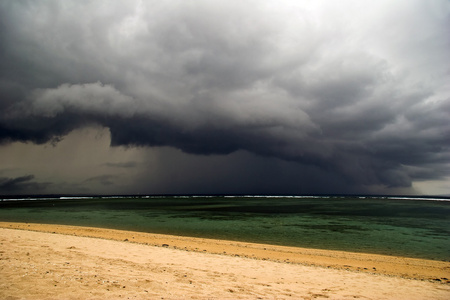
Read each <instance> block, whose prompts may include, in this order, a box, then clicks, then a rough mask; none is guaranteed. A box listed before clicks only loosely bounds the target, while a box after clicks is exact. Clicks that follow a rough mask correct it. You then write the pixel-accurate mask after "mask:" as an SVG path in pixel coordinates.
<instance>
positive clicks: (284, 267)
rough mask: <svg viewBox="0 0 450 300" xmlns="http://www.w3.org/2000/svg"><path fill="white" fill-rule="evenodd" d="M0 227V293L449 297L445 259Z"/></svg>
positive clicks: (39, 227)
mask: <svg viewBox="0 0 450 300" xmlns="http://www.w3.org/2000/svg"><path fill="white" fill-rule="evenodd" d="M0 227H2V228H0V245H1V247H0V249H1V250H0V299H106V298H108V299H288V298H291V299H314V298H330V299H357V298H361V299H450V281H449V279H448V278H450V263H449V262H439V261H430V260H420V259H410V258H400V257H391V256H381V255H370V254H357V253H349V252H340V251H325V250H314V249H304V248H294V247H281V246H271V245H262V244H251V243H240V242H231V241H222V240H211V239H198V238H187V237H177V236H167V235H158V234H147V233H138V232H130V231H119V230H110V229H101V228H86V227H74V226H62V225H41V224H25V223H2V222H0ZM18 229H20V230H18ZM23 229H26V230H23ZM36 231H40V232H36ZM92 237H94V238H92ZM412 278H416V279H412Z"/></svg>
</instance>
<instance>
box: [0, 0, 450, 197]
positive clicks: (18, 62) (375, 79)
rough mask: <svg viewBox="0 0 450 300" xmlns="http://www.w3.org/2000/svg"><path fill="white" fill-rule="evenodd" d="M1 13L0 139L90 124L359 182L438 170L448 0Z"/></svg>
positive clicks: (448, 146)
mask: <svg viewBox="0 0 450 300" xmlns="http://www.w3.org/2000/svg"><path fill="white" fill-rule="evenodd" d="M0 20H1V21H0V22H1V24H0V26H1V31H0V44H1V45H2V46H1V48H0V93H1V99H0V141H1V142H2V143H3V145H4V147H6V146H7V145H8V144H9V143H13V142H33V143H36V144H47V143H54V144H55V143H58V141H60V140H61V139H63V138H64V137H65V136H67V135H68V134H69V133H70V132H72V131H74V130H76V129H78V128H85V127H90V126H97V127H98V126H100V127H105V128H108V129H109V132H110V136H111V146H126V147H144V148H147V147H171V148H176V149H179V150H181V151H182V152H184V153H186V154H187V156H186V157H192V156H190V155H202V156H204V155H221V156H224V157H231V156H230V155H232V154H233V153H250V154H252V155H256V156H258V157H261V158H267V159H272V160H273V159H275V160H277V161H278V162H279V161H283V162H285V163H288V164H291V165H290V166H289V167H286V168H288V169H289V170H291V171H289V172H287V173H288V174H292V175H294V174H296V175H295V176H297V177H302V176H300V174H304V172H310V171H311V170H314V171H312V173H317V174H322V175H323V176H322V178H326V180H325V179H323V180H321V181H322V182H321V183H320V185H322V184H324V183H325V182H324V181H328V182H331V181H333V180H334V181H338V182H342V183H343V184H342V186H343V187H344V186H346V187H348V186H355V187H358V188H359V190H358V191H361V189H362V188H364V187H370V186H384V187H388V188H389V187H392V188H396V187H400V188H408V187H411V184H412V182H414V181H416V180H434V179H445V178H448V177H449V176H450V122H449V121H448V120H450V85H449V83H450V66H449V64H448V53H450V36H449V35H448V28H449V27H450V5H449V3H448V2H447V1H411V0H408V1H396V2H395V3H392V1H376V3H373V2H364V3H363V2H362V1H339V2H336V1H314V2H313V3H311V2H310V1H265V2H264V3H262V2H260V1H226V2H225V1H195V2H190V1H164V2H161V1H123V2H122V1H117V2H113V3H112V4H111V3H110V2H107V1H92V2H85V1H2V3H1V4H0ZM177 155H178V154H177ZM234 157H236V156H234ZM237 157H241V155H240V154H239V155H237ZM238 161H240V159H237V160H236V162H238ZM256 161H259V162H260V164H264V163H262V161H263V159H262V160H261V161H260V160H258V159H256V160H254V163H252V164H249V168H252V169H257V167H256V165H257V163H256ZM167 163H168V164H169V163H170V159H169V160H168V162H167ZM283 164H284V163H283ZM111 166H114V165H111ZM115 166H117V167H123V168H125V167H126V165H125V164H122V165H121V163H116V164H115ZM130 166H131V165H130ZM133 166H134V165H133ZM263 169H264V168H263ZM272 169H273V168H272V167H270V168H269V167H268V168H266V169H264V170H265V171H267V172H268V171H269V170H272ZM295 169H298V170H295ZM274 174H276V173H274ZM303 176H305V175H303ZM231 177H232V176H230V178H231ZM288 177H289V176H288ZM306 177H307V176H306ZM318 177H320V176H318ZM90 178H91V179H92V178H94V179H98V180H100V181H102V182H103V184H110V183H111V181H110V180H111V178H113V177H112V175H107V174H102V177H90ZM281 178H283V180H288V179H287V177H281ZM226 179H227V180H229V177H227V178H226ZM303 179H304V180H306V182H308V184H312V185H313V184H314V183H313V182H309V181H308V179H307V178H303ZM224 180H225V179H224ZM271 180H272V181H273V180H277V179H274V178H266V179H265V181H266V182H269V181H271ZM278 180H280V179H278ZM265 181H264V180H262V181H258V184H259V185H264V182H265ZM344 183H345V184H344ZM330 184H331V183H330ZM332 186H333V188H332V189H329V190H327V192H332V191H336V192H340V191H341V190H339V188H338V187H336V186H335V185H334V184H332ZM252 189H254V190H257V189H255V188H254V187H252ZM242 190H243V191H245V189H242ZM290 190H292V189H290ZM362 190H363V189H362ZM252 191H253V190H252ZM283 191H284V190H283V188H281V189H280V190H279V191H277V190H276V188H274V189H273V191H272V192H279V193H283ZM305 191H310V190H308V189H305ZM313 191H316V190H313ZM342 191H345V189H344V190H342Z"/></svg>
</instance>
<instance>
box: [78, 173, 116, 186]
mask: <svg viewBox="0 0 450 300" xmlns="http://www.w3.org/2000/svg"><path fill="white" fill-rule="evenodd" d="M116 179H117V176H115V175H108V174H105V175H99V176H94V177H90V178H88V179H86V180H85V181H84V182H85V183H86V182H98V183H100V184H101V185H107V186H108V185H113V184H114V181H115V180H116Z"/></svg>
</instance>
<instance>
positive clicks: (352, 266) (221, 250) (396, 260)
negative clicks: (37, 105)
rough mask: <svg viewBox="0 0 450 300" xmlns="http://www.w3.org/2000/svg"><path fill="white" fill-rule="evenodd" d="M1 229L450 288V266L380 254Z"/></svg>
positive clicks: (66, 228) (99, 231) (46, 228)
mask: <svg viewBox="0 0 450 300" xmlns="http://www.w3.org/2000/svg"><path fill="white" fill-rule="evenodd" d="M0 228H6V229H16V230H27V231H35V232H45V233H52V234H63V235H69V236H77V237H89V238H99V239H105V240H112V241H120V242H127V243H133V244H142V245H148V246H157V247H163V248H170V249H176V250H183V251H187V252H201V253H209V254H219V255H223V256H231V257H243V258H251V259H255V260H262V261H273V262H278V263H286V264H299V265H304V266H314V267H321V268H328V269H336V270H347V271H353V272H359V273H368V274H378V275H386V276H394V277H400V278H406V279H416V280H428V281H434V282H439V283H443V284H450V262H449V261H436V260H426V259H417V258H408V257H398V256H387V255H379V254H368V253H356V252H346V251H334V250H322V249H310V248H300V247H289V246H278V245H268V244H257V243H247V242H237V241H227V240H217V239H206V238H196V237H184V236H173V235H164V234H155V233H144V232H135V231H126V230H116V229H107V228H97V227H82V226H71V225H56V224H36V223H16V222H0Z"/></svg>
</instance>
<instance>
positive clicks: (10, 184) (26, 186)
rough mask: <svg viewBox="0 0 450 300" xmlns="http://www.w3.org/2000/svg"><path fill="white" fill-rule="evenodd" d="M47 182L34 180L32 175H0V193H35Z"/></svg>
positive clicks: (42, 188)
mask: <svg viewBox="0 0 450 300" xmlns="http://www.w3.org/2000/svg"><path fill="white" fill-rule="evenodd" d="M48 185H49V183H42V182H36V181H35V180H34V175H25V176H19V177H14V178H10V177H0V193H1V194H10V193H21V194H23V193H35V192H39V191H42V190H44V189H45V188H46V187H47V186H48Z"/></svg>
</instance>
